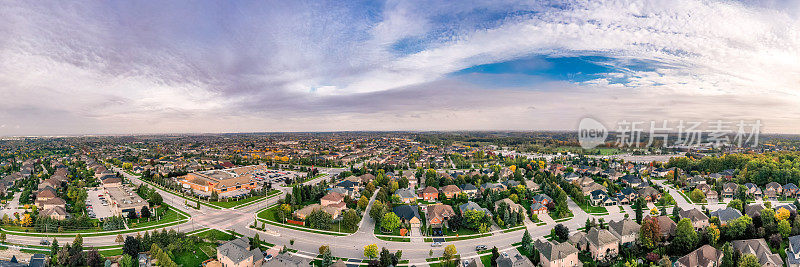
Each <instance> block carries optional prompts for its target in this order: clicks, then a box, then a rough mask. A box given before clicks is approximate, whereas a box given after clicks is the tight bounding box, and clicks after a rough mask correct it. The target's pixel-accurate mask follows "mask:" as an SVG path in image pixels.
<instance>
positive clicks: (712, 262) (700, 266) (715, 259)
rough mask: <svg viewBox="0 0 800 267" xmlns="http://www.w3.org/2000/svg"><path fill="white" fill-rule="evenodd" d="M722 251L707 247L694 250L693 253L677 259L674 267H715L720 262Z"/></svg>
mask: <svg viewBox="0 0 800 267" xmlns="http://www.w3.org/2000/svg"><path fill="white" fill-rule="evenodd" d="M722 256H723V253H722V250H719V249H716V248H714V247H712V246H709V245H703V246H702V247H700V248H698V249H695V250H694V251H692V252H690V253H689V254H686V255H685V256H683V257H680V258H678V260H677V261H675V265H674V266H675V267H716V266H719V265H718V264H719V263H720V262H722Z"/></svg>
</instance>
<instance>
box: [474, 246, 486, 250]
mask: <svg viewBox="0 0 800 267" xmlns="http://www.w3.org/2000/svg"><path fill="white" fill-rule="evenodd" d="M484 250H486V245H477V246H475V251H484Z"/></svg>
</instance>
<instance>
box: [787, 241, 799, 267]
mask: <svg viewBox="0 0 800 267" xmlns="http://www.w3.org/2000/svg"><path fill="white" fill-rule="evenodd" d="M786 266H789V267H800V235H796V236H790V237H789V247H788V248H786Z"/></svg>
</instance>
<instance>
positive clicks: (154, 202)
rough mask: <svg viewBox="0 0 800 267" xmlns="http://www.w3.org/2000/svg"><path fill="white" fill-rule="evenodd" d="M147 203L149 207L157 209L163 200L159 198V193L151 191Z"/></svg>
mask: <svg viewBox="0 0 800 267" xmlns="http://www.w3.org/2000/svg"><path fill="white" fill-rule="evenodd" d="M148 202H150V206H152V207H157V206H161V204H162V203H164V199H163V198H162V197H161V194H160V193H158V192H155V191H153V193H151V194H150V200H149V201H148Z"/></svg>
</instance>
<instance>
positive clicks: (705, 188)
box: [694, 184, 713, 194]
mask: <svg viewBox="0 0 800 267" xmlns="http://www.w3.org/2000/svg"><path fill="white" fill-rule="evenodd" d="M694 189H697V190H700V192H703V194H708V192H709V191H711V190H713V189H711V186H710V185H708V184H699V185H697V186H695V187H694Z"/></svg>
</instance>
